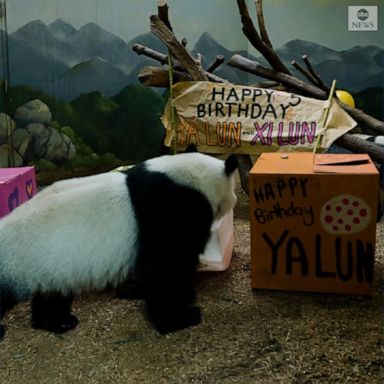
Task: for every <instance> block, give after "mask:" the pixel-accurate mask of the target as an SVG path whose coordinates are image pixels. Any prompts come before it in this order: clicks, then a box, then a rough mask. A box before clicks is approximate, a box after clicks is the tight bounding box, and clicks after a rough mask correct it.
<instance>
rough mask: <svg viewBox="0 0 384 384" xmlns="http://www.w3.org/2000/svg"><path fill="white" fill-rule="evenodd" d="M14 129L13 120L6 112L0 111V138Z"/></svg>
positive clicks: (6, 135) (5, 136)
mask: <svg viewBox="0 0 384 384" xmlns="http://www.w3.org/2000/svg"><path fill="white" fill-rule="evenodd" d="M14 129H15V123H14V121H13V120H12V119H11V118H10V117H9V116H8V115H7V114H6V113H0V139H5V138H7V137H8V136H9V135H10V134H11V133H12V132H13V131H14Z"/></svg>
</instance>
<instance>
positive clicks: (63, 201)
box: [0, 172, 137, 295]
mask: <svg viewBox="0 0 384 384" xmlns="http://www.w3.org/2000/svg"><path fill="white" fill-rule="evenodd" d="M125 178H126V176H125V175H124V174H122V173H119V172H111V173H105V174H100V175H96V176H91V177H86V178H84V179H81V178H79V179H73V180H70V181H60V182H57V183H55V184H53V185H52V186H51V187H48V188H46V189H44V190H43V191H41V192H40V193H38V194H37V195H36V197H35V198H33V199H32V200H29V201H28V202H26V203H25V204H24V205H22V206H20V207H19V208H18V209H16V210H15V211H14V212H13V213H12V214H11V215H9V216H8V217H5V218H4V219H2V220H0V254H1V258H0V266H1V271H6V273H7V274H8V275H10V276H13V277H15V278H16V277H17V279H18V280H21V281H22V282H23V286H24V288H25V290H26V292H25V294H27V295H29V294H30V292H32V293H33V292H35V291H37V290H39V291H41V292H49V291H51V290H52V289H53V288H54V289H55V290H58V291H60V292H62V293H63V294H67V293H70V292H72V293H79V292H83V291H87V290H94V289H102V288H104V287H105V286H106V284H107V283H109V282H112V283H113V282H116V283H117V282H119V281H121V279H122V278H124V276H126V275H127V273H128V270H129V268H130V266H131V264H132V262H133V260H134V258H135V256H136V237H137V234H136V230H137V228H136V225H135V222H134V214H133V210H132V205H131V201H130V197H129V194H128V193H127V186H126V183H125ZM85 179H86V180H85ZM122 212H126V213H128V215H129V217H130V218H131V219H130V220H127V216H124V215H122ZM95 233H97V237H95ZM3 273H4V272H3ZM3 273H2V272H0V276H1V275H2V274H3ZM23 290H24V289H23ZM20 294H21V295H23V294H24V292H20Z"/></svg>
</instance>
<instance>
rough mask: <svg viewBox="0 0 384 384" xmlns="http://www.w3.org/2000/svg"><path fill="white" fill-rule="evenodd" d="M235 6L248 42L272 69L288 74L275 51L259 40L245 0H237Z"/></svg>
mask: <svg viewBox="0 0 384 384" xmlns="http://www.w3.org/2000/svg"><path fill="white" fill-rule="evenodd" d="M237 6H238V8H239V12H240V16H241V22H242V24H243V33H244V35H245V36H246V37H247V38H248V40H249V42H250V43H251V44H252V45H253V46H254V47H255V48H256V49H257V50H258V51H259V52H260V53H261V54H262V55H263V56H264V57H265V58H266V59H267V61H268V63H269V64H270V65H271V67H272V68H273V69H275V70H276V71H279V72H282V73H287V74H289V70H288V68H287V67H286V66H285V65H284V63H283V62H282V61H281V60H280V58H279V57H278V56H277V55H276V53H275V51H274V50H273V49H272V48H271V47H270V46H269V45H267V44H266V43H264V42H263V41H262V40H261V38H260V36H259V34H258V32H257V31H256V29H255V27H254V25H253V22H252V19H251V17H250V16H249V13H248V8H247V5H246V3H245V0H237Z"/></svg>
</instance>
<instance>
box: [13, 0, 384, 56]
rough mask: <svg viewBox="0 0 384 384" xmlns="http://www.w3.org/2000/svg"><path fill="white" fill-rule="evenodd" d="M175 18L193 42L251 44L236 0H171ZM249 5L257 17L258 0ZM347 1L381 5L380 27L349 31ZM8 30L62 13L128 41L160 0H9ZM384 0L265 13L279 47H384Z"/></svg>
mask: <svg viewBox="0 0 384 384" xmlns="http://www.w3.org/2000/svg"><path fill="white" fill-rule="evenodd" d="M168 4H169V7H170V20H171V23H172V25H173V28H174V31H175V33H176V35H177V36H178V37H179V38H182V37H187V39H188V41H189V44H190V46H193V45H194V44H195V42H196V41H197V39H198V38H199V37H200V35H201V33H202V32H205V31H207V32H209V33H211V34H212V35H213V36H214V37H215V39H216V40H217V41H218V42H219V43H220V44H222V45H224V46H225V47H227V48H228V49H231V50H237V49H244V48H245V47H246V46H247V41H246V40H245V38H244V36H243V34H242V32H241V24H240V16H239V13H238V9H237V5H236V0H169V1H168ZM248 5H249V11H250V14H251V15H252V17H255V13H256V12H255V6H254V3H253V0H249V1H248ZM348 5H361V6H364V5H377V6H378V19H379V20H378V31H377V32H350V31H348V23H347V19H348ZM7 10H8V12H7V13H8V30H9V32H13V31H15V30H16V29H18V28H19V27H21V26H23V25H24V24H26V23H28V22H29V21H31V20H37V19H40V20H42V21H43V22H44V23H46V24H49V23H51V22H52V21H54V20H56V19H58V18H63V19H64V20H67V21H69V22H70V23H71V24H72V25H74V26H75V27H76V28H79V27H81V26H83V25H84V24H86V23H88V22H95V23H97V24H98V25H99V26H100V27H102V28H104V29H106V30H107V31H109V32H112V33H114V34H116V35H117V36H119V37H121V38H122V39H124V40H125V41H129V40H131V39H132V38H133V37H135V36H137V35H139V34H141V33H144V32H148V31H149V16H150V15H151V14H155V13H157V3H156V0H8V1H7ZM383 15H384V0H368V1H367V0H264V16H265V20H266V25H267V29H268V32H269V35H270V38H271V41H272V43H273V45H274V47H275V48H279V47H280V46H282V45H283V44H285V43H286V42H288V41H290V40H293V39H302V40H308V41H312V42H316V43H319V44H322V45H324V46H327V47H329V48H332V49H335V50H344V49H348V48H351V47H353V46H356V45H370V44H373V45H377V46H379V47H384V37H383V36H384V33H383V23H384V16H383Z"/></svg>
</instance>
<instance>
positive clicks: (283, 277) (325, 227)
mask: <svg viewBox="0 0 384 384" xmlns="http://www.w3.org/2000/svg"><path fill="white" fill-rule="evenodd" d="M249 183H250V184H249V187H250V188H249V199H250V222H251V264H252V265H251V266H252V288H266V289H278V290H294V291H312V292H331V293H350V294H363V295H369V294H371V293H372V279H373V269H374V259H375V257H374V253H375V240H376V217H377V204H378V193H379V192H378V188H379V186H378V185H379V176H378V171H377V169H376V167H375V165H374V164H373V163H372V161H371V160H370V158H369V156H368V155H364V154H363V155H357V154H353V155H345V154H315V155H314V154H312V153H303V152H299V153H286V154H282V153H264V154H262V155H261V156H260V157H259V158H258V160H257V161H256V163H255V164H254V166H253V167H252V169H251V171H250V175H249Z"/></svg>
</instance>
